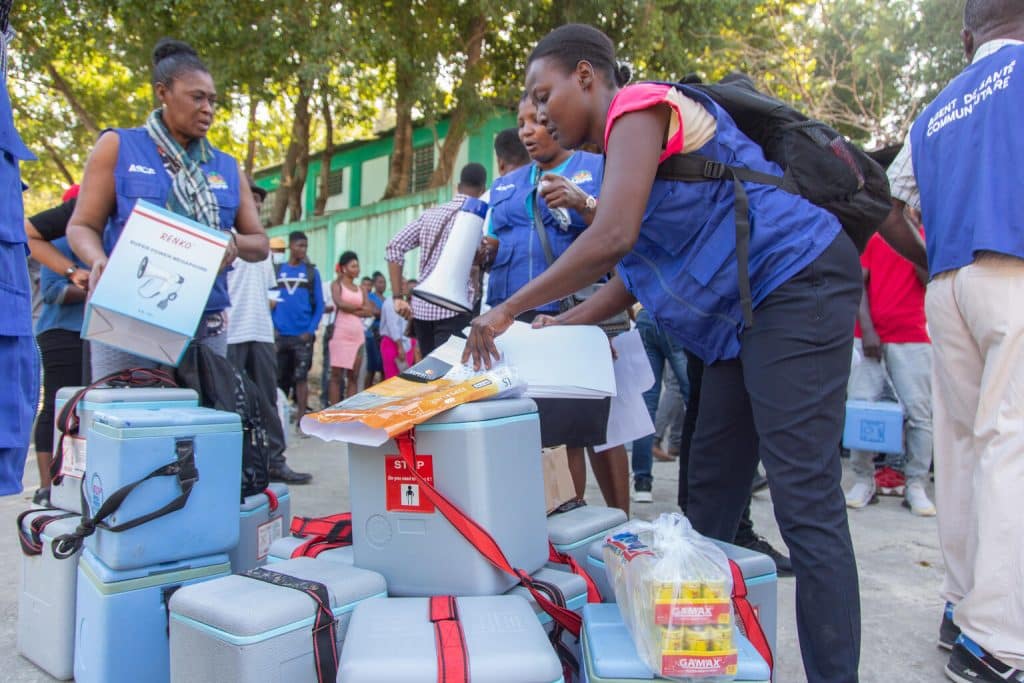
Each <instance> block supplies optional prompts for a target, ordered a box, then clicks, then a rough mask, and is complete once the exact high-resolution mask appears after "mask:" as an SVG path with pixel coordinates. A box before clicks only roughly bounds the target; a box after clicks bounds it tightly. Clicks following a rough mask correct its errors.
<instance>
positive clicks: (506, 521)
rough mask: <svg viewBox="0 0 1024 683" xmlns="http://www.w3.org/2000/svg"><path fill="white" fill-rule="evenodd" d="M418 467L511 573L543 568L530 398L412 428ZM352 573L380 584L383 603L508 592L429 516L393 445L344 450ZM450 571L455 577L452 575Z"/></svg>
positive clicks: (503, 581) (536, 435) (437, 517)
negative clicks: (483, 534) (373, 576)
mask: <svg viewBox="0 0 1024 683" xmlns="http://www.w3.org/2000/svg"><path fill="white" fill-rule="evenodd" d="M416 450H417V454H418V460H417V466H418V467H419V471H420V472H421V474H424V473H425V474H426V475H429V476H425V478H427V479H428V480H429V479H430V478H431V477H432V478H433V485H434V487H435V488H436V489H437V490H438V491H440V492H441V493H442V494H443V495H444V496H445V497H447V498H448V499H449V500H450V501H451V502H452V503H453V504H455V505H456V506H457V507H458V508H459V509H461V510H462V512H464V513H465V514H466V515H468V516H469V517H470V518H471V519H473V520H475V521H476V522H477V524H479V525H480V526H482V527H483V528H484V529H486V530H487V531H488V532H489V533H490V534H491V536H493V537H494V540H495V541H497V543H498V545H499V546H501V548H502V550H503V551H504V552H505V556H506V557H507V558H508V560H509V562H510V563H511V564H512V566H513V567H517V568H519V569H522V570H524V571H526V572H535V571H537V570H538V569H540V568H541V567H543V566H544V564H545V562H547V559H548V548H547V528H546V525H545V514H544V479H543V475H542V473H541V457H540V423H539V422H538V420H537V407H536V404H534V402H533V401H531V400H529V399H504V400H495V401H480V402H476V403H468V404H465V405H461V406H458V407H456V408H454V409H452V410H449V411H447V412H444V413H441V414H440V415H437V416H435V417H434V418H433V419H431V420H430V421H428V422H426V423H424V424H422V425H419V426H418V427H416ZM348 466H349V490H350V497H351V502H352V534H353V548H354V551H355V563H356V566H357V567H363V568H365V569H372V570H374V571H377V572H380V573H381V574H383V575H384V578H385V579H387V582H388V592H389V594H390V595H406V596H417V595H449V594H450V595H497V594H500V593H503V592H505V591H506V590H508V589H509V588H511V587H512V586H513V585H515V583H516V579H515V577H513V576H510V575H507V574H505V573H503V572H501V571H500V570H498V569H495V568H494V567H493V566H492V565H491V564H490V563H489V562H488V561H487V560H486V559H484V557H483V555H481V554H480V553H479V552H478V551H477V550H476V548H474V547H473V546H472V545H470V544H469V542H468V541H466V539H465V538H463V537H462V535H461V534H459V532H458V531H456V529H455V528H454V527H453V526H452V525H451V524H450V523H449V522H448V520H446V519H445V518H444V517H443V516H442V515H441V513H440V512H438V511H436V510H434V509H433V506H432V505H431V504H430V503H429V502H428V501H427V498H426V496H425V495H424V494H423V493H422V492H420V490H419V485H418V484H417V483H416V480H415V479H414V478H413V477H412V475H411V474H410V473H407V472H405V471H404V470H405V463H404V461H403V460H401V459H400V458H399V457H398V448H397V446H396V445H395V443H394V442H393V441H389V442H388V443H386V444H385V445H384V446H380V447H378V448H367V447H363V446H354V445H353V446H349V465H348ZM454 568H457V571H453V569H454Z"/></svg>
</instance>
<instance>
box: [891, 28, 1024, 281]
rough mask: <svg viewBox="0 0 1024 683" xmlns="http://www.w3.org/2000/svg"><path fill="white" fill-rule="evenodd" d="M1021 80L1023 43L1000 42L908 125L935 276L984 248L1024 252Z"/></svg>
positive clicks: (1023, 76)
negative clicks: (1000, 47)
mask: <svg viewBox="0 0 1024 683" xmlns="http://www.w3.org/2000/svg"><path fill="white" fill-rule="evenodd" d="M1018 61H1019V62H1020V63H1021V71H1019V72H1017V73H1014V71H1015V70H1016V69H1015V67H1016V65H1017V62H1018ZM1022 79H1024V45H1008V46H1006V47H1003V48H1002V49H1000V50H999V51H997V52H996V53H994V54H992V55H989V56H988V57H985V58H984V59H981V60H979V61H978V62H976V63H974V64H971V65H970V66H968V67H967V68H966V69H964V70H963V72H962V73H961V74H960V75H959V76H957V77H956V78H955V79H953V81H952V82H951V83H950V84H949V85H948V86H946V89H945V90H943V91H942V92H941V93H940V94H939V96H938V97H937V98H935V100H934V101H933V102H932V103H931V104H929V105H928V106H927V107H926V108H925V110H924V111H923V112H922V113H921V115H920V116H919V117H918V118H917V120H916V121H915V122H914V125H913V126H912V127H911V129H910V149H911V153H912V156H913V159H914V176H915V177H916V179H917V185H918V187H919V189H920V191H921V215H922V216H923V219H924V225H925V240H926V242H927V245H928V268H929V270H930V271H931V275H932V277H934V276H936V275H938V274H939V273H943V272H946V271H950V270H956V269H958V268H962V267H964V266H966V265H969V264H970V263H971V262H972V261H974V257H975V254H977V252H979V251H994V252H998V253H1001V254H1010V255H1012V256H1017V257H1019V258H1024V208H1022V207H1021V206H1020V196H1021V189H1022V188H1024V140H1022V138H1021V132H1022V128H1021V121H1022V119H1021V111H1022V110H1024V80H1022Z"/></svg>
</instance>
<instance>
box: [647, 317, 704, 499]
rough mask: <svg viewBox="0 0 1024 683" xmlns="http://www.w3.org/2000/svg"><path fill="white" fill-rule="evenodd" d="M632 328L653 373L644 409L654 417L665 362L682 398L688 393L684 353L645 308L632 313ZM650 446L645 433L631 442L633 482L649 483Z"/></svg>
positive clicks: (688, 394) (685, 398) (649, 440)
mask: <svg viewBox="0 0 1024 683" xmlns="http://www.w3.org/2000/svg"><path fill="white" fill-rule="evenodd" d="M636 328H637V330H638V331H639V332H640V338H641V339H642V340H643V342H644V349H645V350H646V351H647V358H648V359H649V360H650V361H651V370H652V371H653V372H654V384H653V385H652V386H651V388H650V389H648V390H647V391H645V392H644V403H645V404H646V405H647V412H648V413H650V415H651V420H652V421H653V420H654V417H655V415H656V414H657V413H658V401H659V399H660V397H661V377H662V373H663V372H664V368H665V361H668V363H669V365H670V366H671V367H672V372H673V373H674V374H675V376H676V380H677V381H678V382H679V390H680V392H681V393H682V395H683V401H684V402H685V401H686V400H688V398H689V396H690V383H689V381H687V379H686V355H685V354H684V353H683V349H682V348H680V347H679V346H677V345H676V344H674V343H673V342H672V341H671V340H670V339H669V337H668V335H667V334H665V331H664V330H662V329H661V328H660V327H659V326H658V324H657V323H656V322H655V321H654V318H652V317H651V314H650V313H648V312H647V311H646V310H641V311H640V313H639V314H638V315H637V316H636ZM653 446H654V435H653V434H651V435H650V436H645V437H644V438H642V439H637V440H636V441H634V442H633V483H634V485H635V484H636V482H650V481H652V477H651V465H652V464H653V455H652V451H651V449H652V448H653Z"/></svg>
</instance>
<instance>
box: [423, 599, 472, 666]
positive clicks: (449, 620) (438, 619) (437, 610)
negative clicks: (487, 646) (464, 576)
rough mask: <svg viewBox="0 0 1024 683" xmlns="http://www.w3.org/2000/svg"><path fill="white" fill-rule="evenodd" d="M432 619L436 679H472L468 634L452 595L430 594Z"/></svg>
mask: <svg viewBox="0 0 1024 683" xmlns="http://www.w3.org/2000/svg"><path fill="white" fill-rule="evenodd" d="M430 621H431V622H432V623H433V624H434V642H435V644H436V647H437V683H469V660H468V657H467V655H466V634H465V633H463V632H462V624H461V623H460V622H459V610H458V606H457V605H456V604H455V598H454V597H453V596H451V595H435V596H433V597H431V598H430Z"/></svg>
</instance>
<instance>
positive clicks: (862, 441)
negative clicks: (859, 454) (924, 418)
mask: <svg viewBox="0 0 1024 683" xmlns="http://www.w3.org/2000/svg"><path fill="white" fill-rule="evenodd" d="M843 446H845V447H846V448H850V449H857V450H861V451H872V452H876V453H902V452H903V406H902V405H901V404H899V403H897V402H895V401H847V402H846V423H845V425H844V426H843Z"/></svg>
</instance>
